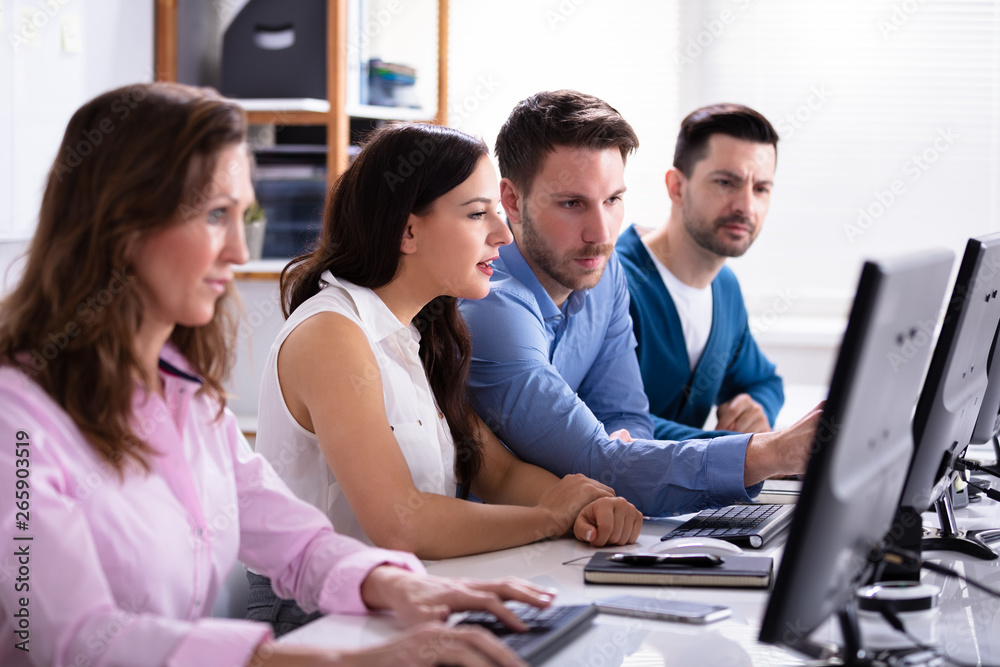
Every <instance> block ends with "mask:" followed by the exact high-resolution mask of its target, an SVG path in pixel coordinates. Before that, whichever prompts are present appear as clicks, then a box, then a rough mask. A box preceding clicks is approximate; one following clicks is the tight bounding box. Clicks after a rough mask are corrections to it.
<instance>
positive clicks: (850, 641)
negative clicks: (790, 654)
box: [791, 600, 933, 667]
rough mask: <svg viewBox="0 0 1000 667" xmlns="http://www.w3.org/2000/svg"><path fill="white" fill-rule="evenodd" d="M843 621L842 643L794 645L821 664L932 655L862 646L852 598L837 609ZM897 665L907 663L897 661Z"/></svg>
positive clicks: (852, 666)
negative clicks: (868, 648)
mask: <svg viewBox="0 0 1000 667" xmlns="http://www.w3.org/2000/svg"><path fill="white" fill-rule="evenodd" d="M837 618H838V620H839V621H840V634H841V636H842V641H843V645H842V646H837V645H835V644H829V643H823V642H814V641H809V640H806V641H801V642H799V643H797V644H796V645H795V646H793V647H791V648H793V649H794V650H795V651H798V652H800V653H803V654H805V655H807V656H808V657H810V658H812V660H811V661H810V662H809V664H810V665H817V666H820V667H826V666H838V667H873V666H874V665H886V664H891V663H890V661H889V658H890V657H893V656H894V657H896V658H897V659H899V658H904V657H905V656H911V660H912V659H913V658H915V657H916V656H925V657H926V658H931V657H933V653H928V652H927V651H926V650H924V649H922V648H903V649H886V650H882V651H868V650H865V649H864V648H863V647H862V645H861V628H860V627H859V626H858V613H857V605H856V603H855V602H854V601H853V600H852V601H850V602H848V603H847V604H846V605H844V607H843V608H842V609H841V610H840V611H839V612H837ZM897 664H908V663H904V662H898V663H897ZM912 664H925V663H923V662H916V661H914V662H912Z"/></svg>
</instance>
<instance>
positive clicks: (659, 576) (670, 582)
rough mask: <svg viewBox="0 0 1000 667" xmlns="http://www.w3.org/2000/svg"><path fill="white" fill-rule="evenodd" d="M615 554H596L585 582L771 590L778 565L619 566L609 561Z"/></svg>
mask: <svg viewBox="0 0 1000 667" xmlns="http://www.w3.org/2000/svg"><path fill="white" fill-rule="evenodd" d="M613 553H614V552H611V551H599V552H597V553H596V554H594V556H593V557H592V558H591V559H590V562H589V563H587V565H586V567H584V569H583V580H584V581H586V582H587V583H591V584H639V585H646V586H650V585H653V586H708V587H723V588H767V587H768V586H770V585H771V579H772V577H773V574H774V561H773V560H772V559H771V558H770V557H769V556H725V557H723V561H722V563H721V564H720V565H716V566H715V567H690V566H676V565H670V566H662V565H661V566H657V565H654V566H645V565H630V564H628V563H616V562H612V561H609V560H608V557H609V556H611V555H612V554H613Z"/></svg>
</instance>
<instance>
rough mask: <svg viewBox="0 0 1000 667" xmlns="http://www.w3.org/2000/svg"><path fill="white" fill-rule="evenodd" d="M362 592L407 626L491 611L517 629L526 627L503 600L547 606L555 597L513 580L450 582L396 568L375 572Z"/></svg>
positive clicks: (372, 604) (365, 596)
mask: <svg viewBox="0 0 1000 667" xmlns="http://www.w3.org/2000/svg"><path fill="white" fill-rule="evenodd" d="M373 577H374V579H373ZM369 584H371V587H370V588H368V587H369ZM361 592H362V597H363V598H364V600H365V603H366V604H368V606H369V607H371V608H374V609H379V608H388V609H391V610H392V611H394V612H395V613H396V615H397V616H398V617H399V618H400V620H402V621H403V623H405V624H407V625H414V624H416V623H422V622H424V621H443V620H445V619H447V618H448V616H449V615H450V614H451V613H452V612H456V611H468V610H473V611H488V612H490V613H492V614H493V615H494V616H496V617H497V618H498V619H500V620H501V621H503V622H504V624H506V625H507V626H508V627H510V628H513V629H514V630H525V629H527V628H526V627H525V625H524V624H523V623H522V622H521V621H520V620H519V619H518V618H517V615H516V614H514V612H512V611H511V610H510V609H508V608H507V607H505V606H504V604H503V602H504V600H514V601H517V602H524V603H526V604H530V605H532V606H535V607H547V606H549V605H550V604H552V599H553V598H554V597H555V594H554V593H553V592H552V591H550V590H547V589H544V588H539V587H538V586H535V585H534V584H532V583H530V582H527V581H524V580H522V579H516V578H513V577H509V578H507V579H497V580H488V581H481V580H477V579H451V578H445V577H436V576H433V575H429V574H416V573H413V572H409V571H408V570H403V569H401V568H397V567H393V566H381V567H377V568H375V569H374V570H372V572H371V574H369V575H368V578H367V579H365V582H364V584H362V588H361Z"/></svg>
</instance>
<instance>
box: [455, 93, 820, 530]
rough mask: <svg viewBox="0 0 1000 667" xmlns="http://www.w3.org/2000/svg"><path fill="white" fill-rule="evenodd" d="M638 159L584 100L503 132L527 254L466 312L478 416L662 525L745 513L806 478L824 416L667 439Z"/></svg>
mask: <svg viewBox="0 0 1000 667" xmlns="http://www.w3.org/2000/svg"><path fill="white" fill-rule="evenodd" d="M637 146H638V140H637V138H636V136H635V132H634V131H633V130H632V128H631V126H630V125H629V124H628V123H627V122H625V119H624V118H622V117H621V115H620V114H619V113H618V112H617V111H616V110H615V109H614V108H612V107H611V106H610V105H608V104H607V102H604V101H603V100H600V99H598V98H596V97H593V96H591V95H585V94H583V93H578V92H576V91H568V90H562V91H555V92H543V93H538V94H536V95H533V96H531V97H529V98H528V99H526V100H523V101H522V102H520V103H519V104H518V105H517V106H516V107H515V108H514V110H513V111H512V112H511V114H510V116H509V117H508V119H507V122H506V123H504V126H503V128H501V130H500V133H499V135H498V136H497V146H496V153H497V158H498V162H499V164H500V174H501V176H502V177H503V178H502V180H501V181H500V200H501V202H502V203H503V207H504V210H505V211H506V213H507V220H508V222H509V224H510V228H511V232H512V233H513V236H514V243H512V244H510V245H507V246H503V247H502V248H500V250H499V254H500V257H499V258H498V259H497V260H495V261H494V263H493V275H492V277H491V279H490V287H491V290H490V294H489V295H488V296H487V297H486V298H484V299H480V300H470V301H463V302H462V303H461V310H462V315H463V316H464V317H465V321H466V323H467V325H468V327H469V331H470V333H471V335H472V366H471V370H470V375H469V386H470V389H471V393H472V400H473V405H474V407H475V408H476V411H477V413H478V414H479V416H480V417H481V418H482V419H483V420H484V421H485V422H486V424H487V426H489V427H490V428H491V429H492V430H493V431H494V432H495V433H496V434H497V435H498V436H499V437H500V439H501V440H503V442H504V444H506V445H507V447H509V448H510V449H511V450H512V451H513V452H514V453H515V454H517V455H518V456H519V457H520V458H522V459H524V460H526V461H529V462H531V463H534V464H535V465H538V466H541V467H543V468H546V469H548V470H550V471H552V472H553V473H555V474H557V475H560V476H562V475H567V474H570V473H583V474H585V475H587V476H589V477H592V478H594V479H597V480H599V481H601V482H604V483H605V484H608V485H609V486H611V487H612V488H614V490H615V492H616V493H617V494H618V495H620V496H624V497H625V498H627V499H628V500H629V501H631V502H632V503H633V504H634V505H635V506H636V507H638V508H639V509H640V510H641V511H642V512H644V513H645V514H647V515H656V516H663V515H670V514H675V513H686V512H693V511H695V510H699V509H703V508H705V507H709V506H721V505H729V504H732V503H734V502H736V501H746V500H748V499H749V498H750V497H751V496H753V495H756V494H757V493H758V492H759V490H760V483H761V482H762V481H763V480H764V479H766V478H768V477H771V476H773V475H777V474H791V473H798V472H802V471H804V470H805V465H806V461H807V459H808V457H809V451H810V445H811V443H812V436H813V433H814V432H815V430H816V425H817V423H818V421H819V411H818V410H814V411H813V412H812V413H810V415H809V416H807V417H806V418H804V419H802V420H800V421H799V422H798V423H797V424H796V425H794V426H792V427H791V428H789V429H787V430H785V431H780V432H777V433H757V434H750V435H747V434H732V435H726V436H722V437H718V438H714V439H711V440H708V439H699V440H686V441H682V442H674V441H664V440H655V439H653V423H652V421H651V419H650V416H649V402H648V401H647V400H646V395H645V394H644V393H643V390H642V378H641V376H640V373H639V364H638V362H637V361H636V356H635V335H634V334H633V332H632V322H631V319H630V318H629V314H628V304H629V297H628V286H627V284H626V282H625V275H624V273H623V271H622V266H621V264H620V263H619V261H618V257H617V255H615V253H614V242H615V238H616V237H617V235H618V232H619V230H620V229H621V224H622V221H623V219H624V204H623V197H624V194H625V179H624V169H625V159H626V157H627V156H628V155H629V154H630V153H631V152H632V151H633V150H634V149H635V148H636V147H637Z"/></svg>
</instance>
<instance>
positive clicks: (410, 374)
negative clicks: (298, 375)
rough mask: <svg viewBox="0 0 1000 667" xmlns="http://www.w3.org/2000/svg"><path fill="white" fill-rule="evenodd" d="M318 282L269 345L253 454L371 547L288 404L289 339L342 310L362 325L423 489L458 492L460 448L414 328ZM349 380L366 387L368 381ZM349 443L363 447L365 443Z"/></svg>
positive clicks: (366, 294) (352, 293)
mask: <svg viewBox="0 0 1000 667" xmlns="http://www.w3.org/2000/svg"><path fill="white" fill-rule="evenodd" d="M321 284H322V289H321V290H320V291H319V293H317V294H316V295H314V296H312V297H310V298H309V299H308V300H306V301H305V302H304V303H303V304H302V305H301V306H299V307H298V308H297V309H296V310H295V312H294V313H292V316H291V317H289V318H288V321H286V322H285V325H284V327H282V329H281V332H280V333H279V334H278V338H277V340H275V342H274V344H273V345H272V346H271V351H270V353H269V354H268V357H267V363H266V364H265V366H264V374H263V377H262V378H261V384H260V403H259V405H258V423H257V444H256V450H257V451H258V452H260V453H261V454H263V455H264V457H266V458H267V459H268V461H270V462H271V465H272V466H274V469H275V470H276V471H277V473H278V474H279V475H280V476H281V478H282V479H283V480H284V481H285V483H287V484H288V486H289V487H290V488H291V489H292V491H293V492H294V493H295V494H296V495H297V496H299V497H300V498H302V499H303V500H306V501H307V502H310V503H312V504H313V505H315V506H316V507H318V508H320V509H321V510H323V511H324V512H326V514H327V516H328V517H330V521H331V522H332V523H333V527H334V528H335V529H336V530H337V532H338V533H340V534H341V535H350V536H351V537H355V538H357V539H359V540H362V541H364V542H366V543H368V544H371V540H369V539H368V536H367V535H365V532H364V531H363V530H362V529H361V525H360V524H359V523H358V519H357V516H356V515H355V513H354V510H352V509H351V506H350V504H349V503H348V502H347V498H345V497H344V494H343V492H342V490H341V487H340V484H339V482H338V481H337V479H336V477H334V475H333V471H331V470H330V467H329V466H328V465H327V463H326V459H325V458H323V453H322V451H321V450H320V448H319V443H318V441H317V439H316V436H315V434H313V433H311V432H309V431H307V430H306V429H305V428H303V427H302V426H301V425H300V424H299V423H298V422H297V421H295V418H294V417H293V416H292V414H291V413H290V412H289V411H288V407H287V406H286V405H285V401H284V398H283V397H282V394H281V386H280V384H279V382H278V351H279V350H280V349H281V345H282V343H284V342H285V338H287V337H288V334H290V333H291V332H292V331H293V330H294V329H295V327H297V326H298V325H299V324H301V323H302V322H304V321H305V320H307V319H309V318H310V317H312V316H313V315H316V314H317V313H322V312H334V313H339V314H340V315H343V316H345V317H347V318H348V319H349V320H351V321H352V322H354V323H356V324H357V325H358V326H359V327H361V330H362V331H363V332H364V334H365V336H366V337H367V338H368V342H369V344H370V345H371V348H372V352H373V353H374V355H375V360H376V362H377V363H378V367H379V372H380V373H381V379H382V391H383V396H384V398H385V410H386V417H387V418H388V420H389V424H390V425H391V426H392V430H393V434H394V435H395V436H396V442H398V443H399V448H400V450H402V452H403V456H404V457H405V459H406V463H407V464H408V465H409V467H410V474H412V475H413V481H414V484H415V485H416V487H417V488H418V489H420V490H421V491H423V492H427V493H438V494H442V495H448V496H454V495H455V491H456V486H455V473H454V470H455V446H454V442H453V441H452V437H451V431H450V430H449V428H448V423H447V421H446V420H445V418H444V415H443V414H441V412H440V410H438V406H437V401H435V399H434V394H433V392H432V391H431V388H430V385H429V384H428V382H427V375H426V373H425V372H424V367H423V365H422V364H421V363H420V357H419V354H418V352H419V349H420V334H419V333H418V332H417V329H416V327H415V326H413V325H412V324H411V325H410V326H409V327H406V326H403V324H402V323H400V321H399V320H398V319H396V316H395V315H393V314H392V312H391V311H390V310H389V309H388V308H387V307H386V305H385V304H384V303H383V302H382V300H381V299H379V298H378V296H377V295H376V294H375V293H374V292H373V291H372V290H370V289H368V288H366V287H358V286H357V285H354V284H353V283H350V282H348V281H346V280H338V279H337V278H334V277H333V275H332V274H331V273H330V272H329V271H327V272H325V273H323V275H322V276H321ZM336 344H337V341H335V340H331V341H330V345H336ZM351 381H357V382H364V381H365V378H356V379H353V380H351ZM347 446H351V447H364V446H365V443H364V442H356V443H350V444H348V445H347ZM373 481H375V483H377V480H373Z"/></svg>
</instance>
